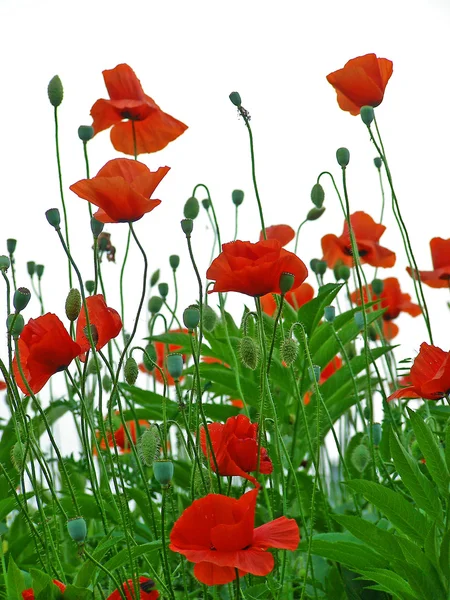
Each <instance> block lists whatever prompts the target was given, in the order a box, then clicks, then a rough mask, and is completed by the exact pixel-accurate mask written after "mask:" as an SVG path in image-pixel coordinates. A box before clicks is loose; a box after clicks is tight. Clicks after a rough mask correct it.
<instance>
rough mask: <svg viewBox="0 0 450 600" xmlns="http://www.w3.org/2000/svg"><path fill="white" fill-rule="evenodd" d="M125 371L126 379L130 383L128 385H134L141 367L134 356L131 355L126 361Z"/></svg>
mask: <svg viewBox="0 0 450 600" xmlns="http://www.w3.org/2000/svg"><path fill="white" fill-rule="evenodd" d="M123 372H124V375H125V381H126V382H127V383H128V385H134V384H135V383H136V379H137V378H138V375H139V369H138V366H137V362H136V361H135V360H134V358H133V357H132V356H129V357H128V358H127V360H126V361H125V366H124V368H123Z"/></svg>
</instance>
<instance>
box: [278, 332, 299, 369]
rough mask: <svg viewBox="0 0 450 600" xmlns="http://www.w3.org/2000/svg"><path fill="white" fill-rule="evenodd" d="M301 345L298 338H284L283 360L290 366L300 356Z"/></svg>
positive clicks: (282, 346)
mask: <svg viewBox="0 0 450 600" xmlns="http://www.w3.org/2000/svg"><path fill="white" fill-rule="evenodd" d="M298 349H299V345H298V342H297V340H294V339H293V338H291V337H286V338H284V340H283V342H282V343H281V348H280V355H281V360H283V361H284V362H285V363H286V365H287V366H288V367H290V366H291V365H292V364H293V363H294V362H295V360H296V358H297V356H298Z"/></svg>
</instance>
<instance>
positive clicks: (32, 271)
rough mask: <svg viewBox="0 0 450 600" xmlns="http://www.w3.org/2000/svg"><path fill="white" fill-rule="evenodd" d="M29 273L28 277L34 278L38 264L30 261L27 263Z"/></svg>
mask: <svg viewBox="0 0 450 600" xmlns="http://www.w3.org/2000/svg"><path fill="white" fill-rule="evenodd" d="M27 272H28V275H29V276H30V277H33V275H34V274H35V272H36V263H35V262H34V260H29V261H28V262H27Z"/></svg>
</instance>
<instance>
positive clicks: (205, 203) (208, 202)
mask: <svg viewBox="0 0 450 600" xmlns="http://www.w3.org/2000/svg"><path fill="white" fill-rule="evenodd" d="M202 206H203V208H204V209H205V210H209V208H210V206H211V200H210V199H209V198H205V199H204V200H202Z"/></svg>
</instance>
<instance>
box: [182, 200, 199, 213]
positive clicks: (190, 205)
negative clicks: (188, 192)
mask: <svg viewBox="0 0 450 600" xmlns="http://www.w3.org/2000/svg"><path fill="white" fill-rule="evenodd" d="M199 212H200V204H199V202H198V200H197V198H196V197H195V196H192V197H191V198H188V200H186V203H185V205H184V209H183V214H184V216H185V217H186V219H196V218H197V217H198V213H199Z"/></svg>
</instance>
